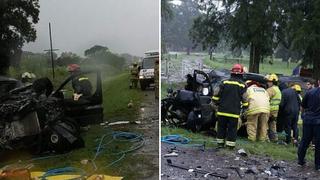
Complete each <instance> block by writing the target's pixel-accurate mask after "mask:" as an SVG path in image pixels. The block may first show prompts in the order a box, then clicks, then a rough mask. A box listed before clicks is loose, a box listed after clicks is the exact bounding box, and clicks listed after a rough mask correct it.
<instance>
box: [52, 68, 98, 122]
mask: <svg viewBox="0 0 320 180" xmlns="http://www.w3.org/2000/svg"><path fill="white" fill-rule="evenodd" d="M84 76H85V77H88V79H89V81H90V82H91V84H92V87H93V88H92V95H90V96H89V97H86V98H84V99H82V98H80V99H79V100H74V97H73V89H72V81H73V80H74V79H77V78H79V77H84ZM55 93H56V94H60V95H61V94H63V104H64V109H65V115H66V116H67V117H70V118H73V119H74V120H76V121H77V122H78V123H79V124H80V125H81V126H87V125H90V124H97V123H100V122H102V121H103V105H102V98H103V97H102V85H101V73H100V71H86V72H81V73H78V74H76V75H71V76H70V77H68V78H67V79H66V80H65V81H64V82H63V83H62V84H61V85H60V87H59V88H58V89H57V90H56V91H55Z"/></svg>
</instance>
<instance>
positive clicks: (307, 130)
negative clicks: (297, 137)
mask: <svg viewBox="0 0 320 180" xmlns="http://www.w3.org/2000/svg"><path fill="white" fill-rule="evenodd" d="M313 139H314V140H315V142H314V143H315V151H314V161H315V166H316V167H315V168H316V169H320V124H303V135H302V139H301V143H300V145H299V148H298V160H299V164H304V162H305V159H304V157H305V155H306V152H307V149H308V147H309V145H310V142H311V141H312V140H313Z"/></svg>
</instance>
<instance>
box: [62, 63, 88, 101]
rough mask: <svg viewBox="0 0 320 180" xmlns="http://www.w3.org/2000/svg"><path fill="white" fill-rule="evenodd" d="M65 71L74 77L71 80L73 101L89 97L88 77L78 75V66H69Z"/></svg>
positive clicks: (79, 71)
mask: <svg viewBox="0 0 320 180" xmlns="http://www.w3.org/2000/svg"><path fill="white" fill-rule="evenodd" d="M67 70H68V72H69V73H70V74H71V75H74V76H75V77H74V78H73V79H72V88H73V91H74V93H73V100H75V101H78V100H79V99H80V98H88V97H91V93H92V92H91V91H92V85H91V82H90V81H89V78H88V77H86V76H84V75H80V73H81V70H80V66H79V65H78V64H69V65H68V67H67Z"/></svg>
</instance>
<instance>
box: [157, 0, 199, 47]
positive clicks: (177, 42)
mask: <svg viewBox="0 0 320 180" xmlns="http://www.w3.org/2000/svg"><path fill="white" fill-rule="evenodd" d="M171 9H172V13H173V18H172V19H171V20H170V21H162V22H161V23H162V25H161V35H162V40H163V42H162V44H164V45H165V46H163V47H166V48H168V49H170V50H174V51H187V53H189V52H190V50H191V49H192V48H193V43H192V41H191V39H190V37H189V29H191V27H192V24H193V20H194V18H195V17H197V16H199V15H200V12H199V10H198V4H197V3H196V2H195V1H193V0H185V1H182V2H181V4H180V5H172V8H171Z"/></svg>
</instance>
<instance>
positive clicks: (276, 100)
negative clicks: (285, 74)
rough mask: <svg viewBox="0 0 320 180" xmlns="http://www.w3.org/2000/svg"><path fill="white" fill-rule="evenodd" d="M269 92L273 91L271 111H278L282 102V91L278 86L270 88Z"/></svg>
mask: <svg viewBox="0 0 320 180" xmlns="http://www.w3.org/2000/svg"><path fill="white" fill-rule="evenodd" d="M269 90H270V91H273V93H272V95H271V96H270V111H278V110H279V105H280V102H281V91H280V89H279V87H278V86H272V87H270V88H269ZM269 95H270V93H269Z"/></svg>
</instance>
